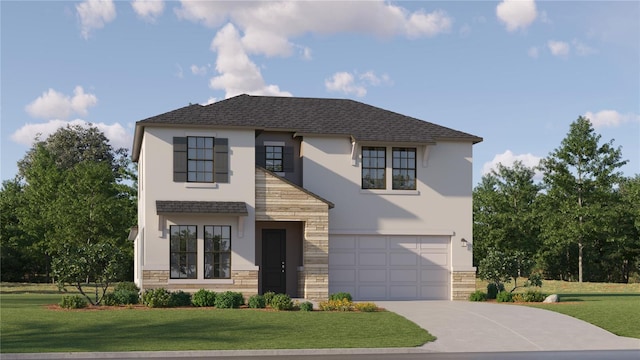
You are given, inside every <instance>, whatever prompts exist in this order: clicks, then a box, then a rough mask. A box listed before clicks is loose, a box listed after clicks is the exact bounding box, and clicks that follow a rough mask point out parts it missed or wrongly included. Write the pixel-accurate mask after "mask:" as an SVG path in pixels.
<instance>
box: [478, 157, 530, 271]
mask: <svg viewBox="0 0 640 360" xmlns="http://www.w3.org/2000/svg"><path fill="white" fill-rule="evenodd" d="M534 175H535V174H534V171H533V169H531V168H528V167H526V166H524V165H523V164H522V162H519V161H518V162H516V163H514V165H513V167H506V166H503V165H502V164H498V168H497V171H496V170H493V171H491V173H489V174H486V175H484V176H483V177H482V180H481V182H480V184H479V185H478V186H477V187H476V188H475V189H474V191H473V233H474V249H473V255H474V263H475V264H476V265H477V264H479V263H480V262H481V260H482V259H483V258H485V257H486V256H487V254H488V253H489V252H490V251H491V250H497V251H500V252H503V253H506V254H515V253H516V252H519V253H522V254H523V256H526V257H529V258H533V257H534V256H535V254H536V253H537V250H538V248H539V237H538V234H539V226H538V221H537V216H536V212H535V204H536V199H537V196H538V193H539V191H540V188H541V187H540V185H538V184H535V182H534Z"/></svg>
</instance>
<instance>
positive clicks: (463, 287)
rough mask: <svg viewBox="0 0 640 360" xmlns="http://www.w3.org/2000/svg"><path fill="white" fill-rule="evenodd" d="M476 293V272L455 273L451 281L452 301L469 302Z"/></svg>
mask: <svg viewBox="0 0 640 360" xmlns="http://www.w3.org/2000/svg"><path fill="white" fill-rule="evenodd" d="M474 291H476V272H475V271H454V272H453V274H452V281H451V300H469V295H470V294H471V293H472V292H474Z"/></svg>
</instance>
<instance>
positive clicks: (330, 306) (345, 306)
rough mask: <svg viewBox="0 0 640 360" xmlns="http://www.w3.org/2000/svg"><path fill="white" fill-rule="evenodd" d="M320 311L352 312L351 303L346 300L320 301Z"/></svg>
mask: <svg viewBox="0 0 640 360" xmlns="http://www.w3.org/2000/svg"><path fill="white" fill-rule="evenodd" d="M319 306H320V310H322V311H352V310H353V303H352V302H351V301H349V300H348V299H346V298H345V299H341V300H329V301H322V302H320V304H319Z"/></svg>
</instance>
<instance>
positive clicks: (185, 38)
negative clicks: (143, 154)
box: [0, 0, 640, 185]
mask: <svg viewBox="0 0 640 360" xmlns="http://www.w3.org/2000/svg"><path fill="white" fill-rule="evenodd" d="M0 4H1V5H0V6H1V7H0V12H1V27H2V28H1V30H2V32H1V36H2V39H1V40H2V41H1V47H2V48H1V72H2V76H1V84H0V85H1V93H0V94H1V119H2V124H1V125H2V127H1V133H2V138H1V141H2V154H1V155H2V158H1V159H2V168H1V172H2V173H1V175H2V179H3V180H4V179H9V178H12V177H13V176H14V175H15V174H16V171H17V168H16V162H17V161H18V160H19V159H20V158H22V157H23V156H24V154H25V152H26V151H27V150H28V149H29V147H30V146H31V144H32V141H33V138H34V137H35V136H36V135H37V134H42V136H43V137H46V135H48V134H50V133H52V132H53V131H55V129H56V128H57V127H59V126H64V125H65V124H67V123H84V122H90V123H93V124H95V125H97V126H98V127H100V128H101V129H102V130H103V131H104V132H105V134H106V135H107V136H108V137H109V139H110V140H111V142H112V145H114V146H115V147H128V148H130V147H131V143H132V135H133V128H134V125H135V122H136V121H138V120H141V119H144V118H147V117H149V116H153V115H157V114H160V113H163V112H166V111H170V110H173V109H176V108H179V107H182V106H186V105H188V104H189V103H201V104H206V103H208V102H212V101H219V100H222V99H225V98H226V97H230V96H234V95H237V94H240V93H248V94H256V95H281V96H300V97H332V98H351V99H354V100H357V101H362V102H364V103H368V104H371V105H374V106H378V107H381V108H384V109H388V110H392V111H395V112H399V113H402V114H405V115H409V116H413V117H416V118H419V119H423V120H427V121H431V122H434V123H438V124H441V125H444V126H448V127H451V128H454V129H457V130H462V131H465V132H468V133H472V134H474V135H478V136H481V137H483V138H484V142H482V143H480V144H477V145H475V146H474V178H473V183H474V185H475V184H477V183H478V181H479V180H480V178H481V176H482V175H483V174H484V173H486V172H487V171H489V169H491V167H492V166H494V165H495V163H497V162H502V163H504V164H506V165H509V164H511V163H512V162H513V161H514V160H522V161H523V162H524V163H525V164H527V165H530V166H532V165H535V164H536V163H537V161H538V160H539V159H540V158H543V157H545V156H547V155H548V154H549V152H551V151H553V149H555V148H557V147H558V146H560V142H561V140H562V139H563V138H564V137H565V135H566V133H567V131H568V129H569V124H570V123H571V122H572V121H574V120H575V119H577V118H578V116H581V115H586V116H588V117H589V118H590V119H591V121H592V123H593V125H594V127H595V128H596V131H597V132H599V133H600V134H601V135H602V140H603V141H609V140H611V139H614V140H615V141H614V144H615V145H617V146H621V147H622V151H623V157H624V158H625V159H627V160H629V163H628V164H627V165H626V166H625V167H624V168H623V172H624V174H625V175H627V176H632V175H634V174H638V173H640V20H638V19H640V2H637V1H626V2H611V1H606V2H604V1H603V2H593V1H581V2H579V1H565V2H542V1H537V2H534V1H523V0H519V1H503V2H499V1H472V2H465V1H454V2H432V1H413V2H401V1H398V2H395V1H394V2H382V1H352V2H338V1H324V2H320V1H318V2H284V3H283V2H274V1H271V2H244V1H240V2H203V1H200V2H190V1H184V2H162V1H133V2H129V1H126V2H125V1H116V2H111V1H85V2H71V1H47V2H31V1H22V2H19V1H2V2H1V3H0Z"/></svg>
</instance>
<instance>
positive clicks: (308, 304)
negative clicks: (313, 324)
mask: <svg viewBox="0 0 640 360" xmlns="http://www.w3.org/2000/svg"><path fill="white" fill-rule="evenodd" d="M300 311H313V304H312V303H311V302H309V301H305V302H303V303H301V304H300Z"/></svg>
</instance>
